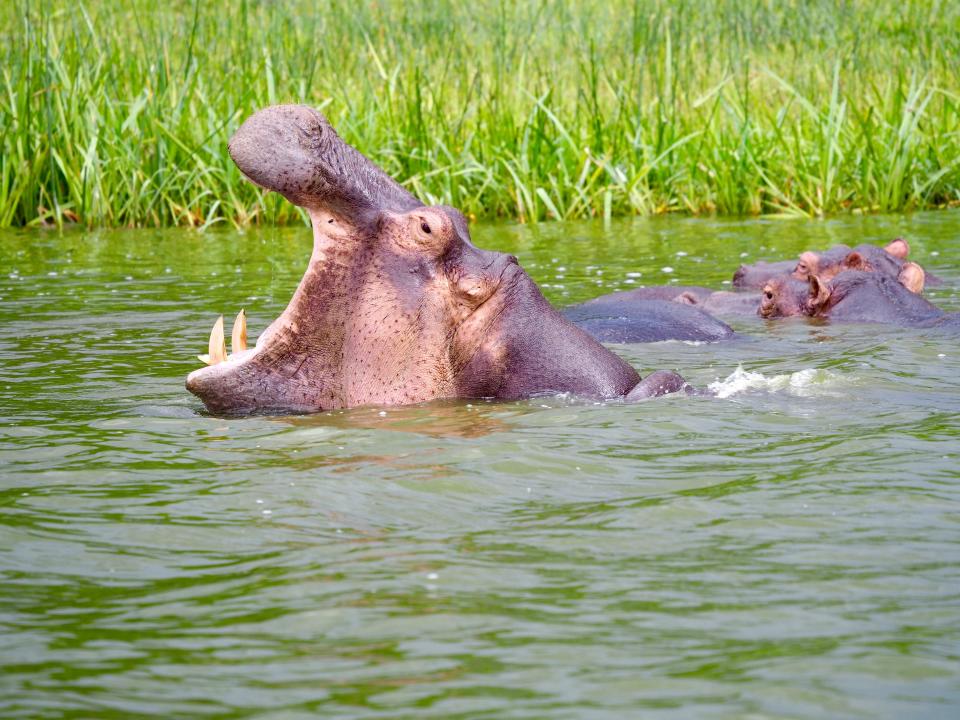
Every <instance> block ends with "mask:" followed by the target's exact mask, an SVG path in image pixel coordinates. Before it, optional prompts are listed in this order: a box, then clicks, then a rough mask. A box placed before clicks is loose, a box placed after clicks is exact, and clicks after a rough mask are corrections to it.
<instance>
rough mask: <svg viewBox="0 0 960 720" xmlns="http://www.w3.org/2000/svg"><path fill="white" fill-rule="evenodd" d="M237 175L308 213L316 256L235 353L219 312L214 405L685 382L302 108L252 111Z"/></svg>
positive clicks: (336, 403) (386, 400)
mask: <svg viewBox="0 0 960 720" xmlns="http://www.w3.org/2000/svg"><path fill="white" fill-rule="evenodd" d="M229 150H230V155H231V157H232V158H233V160H234V162H235V163H236V164H237V166H238V167H239V168H240V170H241V171H242V172H243V174H244V175H245V176H246V177H247V178H249V179H250V180H252V181H253V182H254V183H256V184H257V185H259V186H261V187H263V188H266V189H268V190H274V191H276V192H279V193H280V194H282V195H283V196H284V197H286V198H287V199H288V200H290V202H292V203H294V204H296V205H299V206H301V207H303V208H305V209H306V210H307V212H308V213H309V215H310V219H311V221H312V224H313V238H314V240H313V253H312V255H311V257H310V263H309V265H308V267H307V270H306V273H305V274H304V276H303V279H302V280H301V281H300V285H299V287H298V288H297V290H296V291H295V292H294V294H293V298H292V299H291V300H290V303H289V305H288V306H287V308H286V310H284V311H283V313H282V314H281V315H280V317H279V318H277V319H276V320H274V321H273V323H272V324H271V325H270V326H269V327H268V328H267V329H266V330H265V331H264V332H263V334H262V335H260V337H259V338H258V339H257V342H256V346H255V347H253V348H249V349H248V348H246V330H245V324H244V319H243V318H242V317H240V318H238V321H237V323H236V324H235V327H234V332H233V336H234V337H233V340H234V342H233V354H231V355H230V356H228V355H227V352H226V347H225V342H224V331H223V324H222V321H218V323H217V325H216V326H215V327H214V330H213V333H212V334H211V338H210V354H209V356H205V357H204V358H203V359H204V360H205V361H206V362H207V363H208V366H207V367H203V368H200V369H199V370H194V371H193V372H192V373H190V375H189V376H188V377H187V382H186V385H187V389H188V390H189V391H190V392H192V393H193V394H194V395H196V396H197V397H199V398H200V399H201V400H202V401H203V403H204V405H206V407H207V408H208V409H209V410H210V411H212V412H216V413H246V412H314V411H321V410H330V409H334V408H345V407H353V406H357V405H366V404H377V405H396V404H407V403H417V402H423V401H427V400H433V399H439V398H501V399H520V398H526V397H530V396H534V395H542V394H555V393H571V394H574V395H578V396H586V397H594V398H616V397H625V398H626V399H627V400H636V399H642V398H647V397H652V396H656V395H661V394H664V393H667V392H675V391H678V390H681V389H683V388H685V387H686V383H685V382H684V381H683V378H681V377H680V376H679V375H676V374H675V373H670V372H666V371H660V372H656V373H653V374H651V375H650V376H648V377H647V378H646V379H644V380H643V381H641V379H640V376H639V375H638V374H637V372H636V371H635V370H634V369H633V368H632V367H630V365H628V364H627V363H626V362H625V361H624V360H622V359H621V358H620V357H618V356H617V355H615V354H614V353H612V352H611V351H610V350H608V349H607V348H605V347H604V346H603V345H601V344H600V343H599V342H598V341H597V340H596V339H594V338H593V337H591V336H590V335H588V334H587V333H586V332H585V331H584V330H581V329H580V328H578V327H577V326H575V325H574V324H572V323H571V322H570V321H569V320H567V319H566V318H564V317H563V316H562V315H561V314H560V313H559V312H557V311H556V310H555V309H554V308H553V307H551V305H550V304H549V303H548V302H547V300H546V299H545V298H544V297H543V294H542V293H541V292H540V289H539V288H538V287H537V285H536V284H535V283H534V282H533V280H532V279H531V278H530V276H529V275H527V273H526V272H525V271H524V270H523V268H521V267H520V265H519V264H518V263H517V260H516V258H515V257H513V256H511V255H506V254H503V253H497V252H491V251H488V250H481V249H479V248H477V247H474V245H473V244H472V243H471V242H470V233H469V231H468V229H467V223H466V221H465V219H464V217H463V215H461V214H460V212H458V211H457V210H455V209H453V208H450V207H444V206H433V207H428V206H425V205H424V204H423V203H421V202H420V201H419V200H417V199H416V198H415V197H414V196H413V195H411V194H410V193H409V192H407V191H406V190H404V189H403V188H402V187H401V186H400V185H399V184H397V183H396V182H395V181H394V180H393V179H392V178H390V177H389V176H388V175H387V174H386V173H384V172H383V171H382V170H381V169H380V168H379V167H377V166H376V165H374V164H373V163H372V162H370V161H369V160H368V159H367V158H366V157H364V156H363V155H362V154H360V153H359V152H358V151H357V150H355V149H354V148H352V147H351V146H349V145H347V144H346V143H344V142H343V141H342V140H341V139H340V137H339V136H338V135H337V134H336V132H334V130H333V128H332V127H331V126H330V124H329V123H328V122H327V120H326V118H325V117H324V116H323V115H322V114H321V113H319V112H318V111H316V110H314V109H312V108H310V107H306V106H302V105H278V106H273V107H269V108H266V109H264V110H261V111H259V112H257V113H255V114H254V115H253V116H251V117H250V118H248V119H247V120H246V122H244V123H243V125H242V126H241V127H240V129H239V130H237V132H236V134H235V135H234V136H233V138H232V139H231V140H230V144H229Z"/></svg>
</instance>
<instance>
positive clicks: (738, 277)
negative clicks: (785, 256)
mask: <svg viewBox="0 0 960 720" xmlns="http://www.w3.org/2000/svg"><path fill="white" fill-rule="evenodd" d="M909 253H910V245H909V243H907V241H906V240H904V239H903V238H896V239H895V240H892V241H891V242H889V243H887V244H886V245H885V246H884V247H879V246H877V245H868V244H863V245H858V246H857V247H855V248H852V249H851V248H850V247H848V246H847V245H835V246H834V247H832V248H830V249H829V250H825V251H823V252H815V251H812V250H808V251H806V252H803V253H801V254H800V258H799V260H798V261H797V262H796V263H793V262H791V261H784V262H776V263H766V262H758V263H755V264H753V265H741V266H740V267H739V268H738V269H737V271H736V272H735V273H734V275H733V285H734V287H737V288H740V289H753V288H756V289H760V288H762V287H763V286H764V285H765V284H766V282H767V281H768V280H770V279H771V278H774V277H781V276H785V275H790V276H792V277H794V278H796V279H798V280H806V279H807V278H809V277H811V276H813V275H817V276H819V277H820V279H821V280H830V279H831V278H833V277H834V276H835V275H837V274H838V273H840V272H842V271H844V270H863V271H865V272H879V273H883V274H886V275H888V276H890V277H893V278H897V279H899V280H900V282H901V283H903V285H904V287H906V288H907V289H908V290H910V291H911V292H915V293H919V292H922V291H923V288H924V285H925V284H927V283H928V284H931V285H936V284H940V283H941V281H940V279H939V278H937V277H935V276H933V275H930V274H928V273H925V272H924V271H923V268H921V267H920V266H919V265H917V264H916V263H913V262H907V260H906V258H907V255H908V254H909Z"/></svg>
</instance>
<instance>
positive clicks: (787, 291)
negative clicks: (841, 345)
mask: <svg viewBox="0 0 960 720" xmlns="http://www.w3.org/2000/svg"><path fill="white" fill-rule="evenodd" d="M758 312H759V314H760V316H761V317H765V318H769V319H773V318H779V317H790V316H794V315H801V316H807V317H818V318H829V319H830V320H831V321H840V322H867V323H887V324H891V325H902V326H906V327H941V326H942V327H945V328H957V327H958V324H957V317H956V314H948V313H945V312H943V311H942V310H941V309H939V308H938V307H936V306H935V305H933V304H932V303H930V302H929V301H927V300H926V299H925V298H924V297H922V296H920V295H918V294H917V293H914V292H911V291H910V290H908V289H907V288H906V287H904V286H903V284H902V283H901V282H899V281H898V280H897V279H895V278H892V277H890V276H888V275H886V274H884V273H880V272H865V271H862V270H844V271H842V272H840V273H839V274H838V275H836V276H835V277H834V278H833V279H832V280H822V279H821V278H820V277H818V276H816V275H814V276H812V277H811V278H810V279H809V280H806V281H803V280H797V279H795V278H792V277H780V278H773V279H772V280H770V281H769V282H768V283H767V284H766V285H765V286H764V288H763V291H762V294H761V302H760V309H759V311H758Z"/></svg>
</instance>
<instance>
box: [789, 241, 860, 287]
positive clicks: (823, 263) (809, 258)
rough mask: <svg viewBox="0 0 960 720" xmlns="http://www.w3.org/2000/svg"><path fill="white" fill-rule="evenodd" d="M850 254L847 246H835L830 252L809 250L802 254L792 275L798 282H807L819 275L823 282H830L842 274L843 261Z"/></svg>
mask: <svg viewBox="0 0 960 720" xmlns="http://www.w3.org/2000/svg"><path fill="white" fill-rule="evenodd" d="M849 252H850V248H849V247H847V246H846V245H834V246H833V247H832V248H830V249H829V250H825V251H823V252H814V251H813V250H807V251H806V252H802V253H800V259H799V260H798V261H797V264H796V266H794V268H793V272H792V273H791V274H792V275H793V277H795V278H796V279H797V280H807V279H809V278H810V277H812V276H814V275H819V276H820V278H821V279H822V280H829V279H830V278H832V277H833V276H834V275H836V274H837V273H838V272H840V270H841V269H842V268H841V264H842V263H843V259H844V258H845V257H846V256H847V254H848V253H849Z"/></svg>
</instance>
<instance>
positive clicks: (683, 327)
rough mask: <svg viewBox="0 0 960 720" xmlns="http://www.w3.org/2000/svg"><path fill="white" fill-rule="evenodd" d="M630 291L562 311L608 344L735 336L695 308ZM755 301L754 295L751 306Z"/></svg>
mask: <svg viewBox="0 0 960 720" xmlns="http://www.w3.org/2000/svg"><path fill="white" fill-rule="evenodd" d="M643 289H646V288H643ZM633 292H634V291H627V292H618V293H611V294H610V295H604V296H602V297H599V298H596V299H595V300H590V301H588V302H585V303H582V304H580V305H574V306H572V307H569V308H566V309H564V310H563V314H564V316H565V317H566V318H567V319H568V320H570V321H571V322H573V323H574V324H575V325H577V326H579V327H581V328H583V329H584V330H586V331H587V332H588V333H590V334H591V335H592V336H593V337H595V338H597V339H598V340H600V341H602V342H607V343H648V342H660V341H662V340H686V341H693V342H716V341H718V340H727V339H729V338H732V337H734V332H733V329H732V328H731V327H730V326H729V325H726V324H725V323H723V322H721V321H720V320H717V319H716V318H714V317H712V316H711V315H708V314H707V313H705V312H704V311H703V310H701V309H699V308H697V307H694V306H692V305H690V304H683V303H680V302H677V301H676V300H675V299H674V300H672V301H671V300H660V299H649V298H643V297H639V298H638V297H633ZM756 304H757V303H756V298H754V306H756ZM755 311H756V310H754V312H755Z"/></svg>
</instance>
